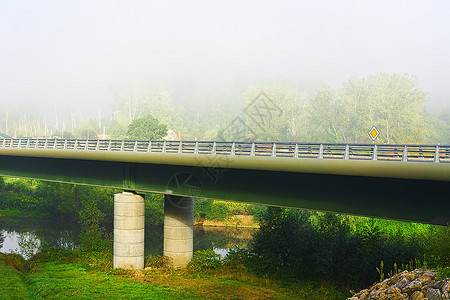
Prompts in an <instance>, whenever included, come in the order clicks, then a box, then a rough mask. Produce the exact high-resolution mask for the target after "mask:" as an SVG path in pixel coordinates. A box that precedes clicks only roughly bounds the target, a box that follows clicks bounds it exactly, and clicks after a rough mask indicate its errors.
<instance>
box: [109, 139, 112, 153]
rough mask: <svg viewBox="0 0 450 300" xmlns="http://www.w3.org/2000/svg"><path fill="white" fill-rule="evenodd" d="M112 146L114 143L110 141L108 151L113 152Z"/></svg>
mask: <svg viewBox="0 0 450 300" xmlns="http://www.w3.org/2000/svg"><path fill="white" fill-rule="evenodd" d="M111 146H112V141H111V140H109V143H108V151H111Z"/></svg>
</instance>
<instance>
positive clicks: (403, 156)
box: [402, 145, 408, 161]
mask: <svg viewBox="0 0 450 300" xmlns="http://www.w3.org/2000/svg"><path fill="white" fill-rule="evenodd" d="M402 161H408V147H406V145H405V147H404V148H403V154H402Z"/></svg>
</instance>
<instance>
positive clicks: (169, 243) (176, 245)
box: [164, 195, 194, 268]
mask: <svg viewBox="0 0 450 300" xmlns="http://www.w3.org/2000/svg"><path fill="white" fill-rule="evenodd" d="M193 236H194V200H193V198H191V197H180V196H171V195H164V255H165V256H168V257H170V258H171V266H172V267H173V268H180V267H181V268H184V267H186V265H187V264H188V262H190V261H191V259H192V254H193V249H194V243H193Z"/></svg>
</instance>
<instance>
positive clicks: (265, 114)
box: [231, 83, 307, 142]
mask: <svg viewBox="0 0 450 300" xmlns="http://www.w3.org/2000/svg"><path fill="white" fill-rule="evenodd" d="M306 98H307V95H306V94H305V93H302V92H300V91H299V90H297V89H296V88H292V87H289V86H286V85H281V84H265V83H260V84H255V85H253V86H250V87H249V88H248V89H247V90H246V92H245V93H244V115H245V117H244V119H243V120H242V121H243V122H244V121H245V124H243V128H244V129H245V130H246V131H248V134H247V138H248V139H249V140H259V141H274V142H292V141H298V140H302V139H304V138H305V133H306V130H304V128H305V127H306V126H307V124H306V121H307V118H306V115H307V110H306V109H305V107H306ZM231 138H232V139H236V138H237V137H233V136H232V137H231Z"/></svg>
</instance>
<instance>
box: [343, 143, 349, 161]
mask: <svg viewBox="0 0 450 300" xmlns="http://www.w3.org/2000/svg"><path fill="white" fill-rule="evenodd" d="M349 157H350V146H349V145H348V144H347V145H345V153H344V159H349Z"/></svg>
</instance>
